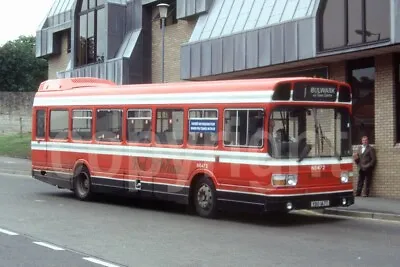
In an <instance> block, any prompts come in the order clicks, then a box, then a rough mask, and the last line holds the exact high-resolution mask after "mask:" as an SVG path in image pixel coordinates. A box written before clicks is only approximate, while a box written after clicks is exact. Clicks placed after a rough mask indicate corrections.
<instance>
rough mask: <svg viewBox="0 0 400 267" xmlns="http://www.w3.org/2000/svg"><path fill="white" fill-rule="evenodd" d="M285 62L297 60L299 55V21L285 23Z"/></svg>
mask: <svg viewBox="0 0 400 267" xmlns="http://www.w3.org/2000/svg"><path fill="white" fill-rule="evenodd" d="M284 44H285V46H284V47H285V62H290V61H295V60H297V59H298V55H297V48H298V44H297V22H296V21H295V22H289V23H286V24H284Z"/></svg>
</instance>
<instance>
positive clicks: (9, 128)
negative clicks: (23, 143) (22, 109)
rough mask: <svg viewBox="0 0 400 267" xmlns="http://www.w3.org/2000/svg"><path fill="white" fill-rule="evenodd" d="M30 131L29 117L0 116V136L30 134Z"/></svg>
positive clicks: (30, 120) (30, 122)
mask: <svg viewBox="0 0 400 267" xmlns="http://www.w3.org/2000/svg"><path fill="white" fill-rule="evenodd" d="M31 129H32V117H31V116H17V115H1V114H0V134H18V133H19V134H25V133H30V132H31Z"/></svg>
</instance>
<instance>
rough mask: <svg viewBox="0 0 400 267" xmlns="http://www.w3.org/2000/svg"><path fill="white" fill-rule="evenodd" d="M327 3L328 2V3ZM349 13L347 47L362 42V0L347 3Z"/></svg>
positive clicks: (352, 0)
mask: <svg viewBox="0 0 400 267" xmlns="http://www.w3.org/2000/svg"><path fill="white" fill-rule="evenodd" d="M328 2H329V1H328ZM348 11H349V13H348V14H349V16H348V19H349V25H348V33H349V37H348V39H349V43H348V45H353V44H360V43H361V42H362V29H363V27H362V0H351V1H348Z"/></svg>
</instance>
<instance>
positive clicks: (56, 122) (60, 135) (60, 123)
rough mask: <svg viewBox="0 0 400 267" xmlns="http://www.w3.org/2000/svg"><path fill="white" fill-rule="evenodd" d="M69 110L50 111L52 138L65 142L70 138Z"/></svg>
mask: <svg viewBox="0 0 400 267" xmlns="http://www.w3.org/2000/svg"><path fill="white" fill-rule="evenodd" d="M68 120H69V113H68V110H51V111H50V138H53V139H61V140H65V139H67V138H68V129H69V126H68Z"/></svg>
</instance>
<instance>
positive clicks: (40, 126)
mask: <svg viewBox="0 0 400 267" xmlns="http://www.w3.org/2000/svg"><path fill="white" fill-rule="evenodd" d="M45 133H46V111H44V110H38V111H36V138H44V137H45Z"/></svg>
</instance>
